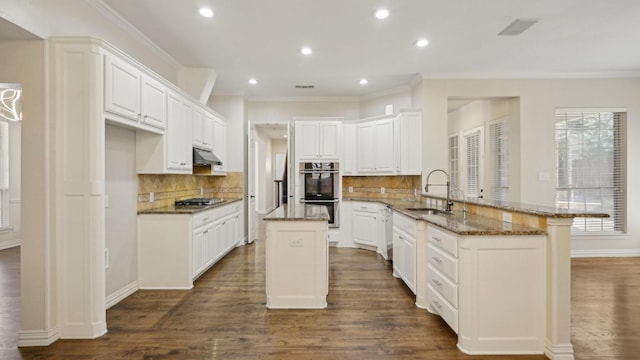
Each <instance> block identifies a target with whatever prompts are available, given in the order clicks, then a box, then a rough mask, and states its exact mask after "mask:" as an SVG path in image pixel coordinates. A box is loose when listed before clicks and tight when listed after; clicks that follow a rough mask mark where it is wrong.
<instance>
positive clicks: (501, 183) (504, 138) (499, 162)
mask: <svg viewBox="0 0 640 360" xmlns="http://www.w3.org/2000/svg"><path fill="white" fill-rule="evenodd" d="M489 132H490V134H489V136H490V141H491V144H490V145H491V152H490V153H491V156H492V157H493V169H492V170H493V180H492V183H491V187H492V190H493V191H492V194H493V195H492V196H493V200H497V201H508V200H509V123H508V122H507V121H506V119H505V120H499V121H496V122H493V123H492V124H491V125H490V130H489Z"/></svg>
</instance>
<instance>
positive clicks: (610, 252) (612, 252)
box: [571, 249, 640, 258]
mask: <svg viewBox="0 0 640 360" xmlns="http://www.w3.org/2000/svg"><path fill="white" fill-rule="evenodd" d="M632 256H640V249H588V250H571V257H572V258H589V257H632Z"/></svg>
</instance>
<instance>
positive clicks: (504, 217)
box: [502, 212, 513, 223]
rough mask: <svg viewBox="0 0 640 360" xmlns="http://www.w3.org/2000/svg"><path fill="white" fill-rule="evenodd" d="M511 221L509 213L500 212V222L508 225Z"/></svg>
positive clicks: (511, 217)
mask: <svg viewBox="0 0 640 360" xmlns="http://www.w3.org/2000/svg"><path fill="white" fill-rule="evenodd" d="M512 220H513V216H512V214H511V213H508V212H502V221H504V222H508V223H510V222H512Z"/></svg>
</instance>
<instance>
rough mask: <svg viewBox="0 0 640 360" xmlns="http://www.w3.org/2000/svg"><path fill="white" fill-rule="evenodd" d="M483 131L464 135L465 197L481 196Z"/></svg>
mask: <svg viewBox="0 0 640 360" xmlns="http://www.w3.org/2000/svg"><path fill="white" fill-rule="evenodd" d="M481 134H482V132H481V130H479V129H478V130H472V131H470V132H467V133H466V134H464V138H463V139H464V154H465V164H464V168H465V190H464V192H465V195H466V196H471V197H478V196H480V195H481V189H480V165H481V164H480V156H481V154H480V151H481V149H480V142H481Z"/></svg>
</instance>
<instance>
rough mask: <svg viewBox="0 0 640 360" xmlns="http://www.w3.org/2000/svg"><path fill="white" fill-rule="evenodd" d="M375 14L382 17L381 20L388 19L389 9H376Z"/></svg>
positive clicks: (378, 17)
mask: <svg viewBox="0 0 640 360" xmlns="http://www.w3.org/2000/svg"><path fill="white" fill-rule="evenodd" d="M375 16H376V19H380V20H382V19H386V18H388V17H389V10H387V9H379V10H376V13H375Z"/></svg>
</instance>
